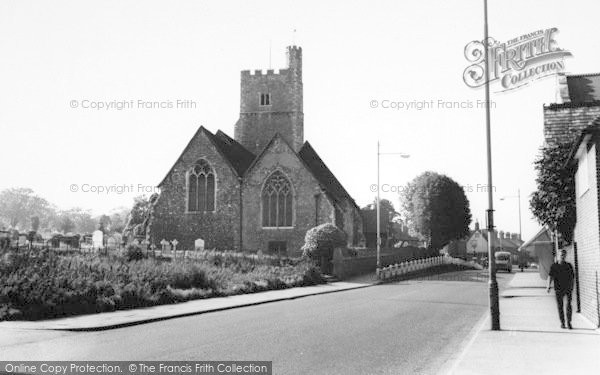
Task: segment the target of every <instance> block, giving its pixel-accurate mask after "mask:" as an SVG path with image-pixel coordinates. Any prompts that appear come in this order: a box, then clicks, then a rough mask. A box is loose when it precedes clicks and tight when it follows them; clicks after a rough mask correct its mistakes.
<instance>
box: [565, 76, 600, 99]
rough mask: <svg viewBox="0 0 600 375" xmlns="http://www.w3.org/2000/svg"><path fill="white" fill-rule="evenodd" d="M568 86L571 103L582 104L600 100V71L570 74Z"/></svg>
mask: <svg viewBox="0 0 600 375" xmlns="http://www.w3.org/2000/svg"><path fill="white" fill-rule="evenodd" d="M567 86H568V87H569V98H570V99H571V103H574V104H581V103H590V102H596V101H599V100H600V73H594V74H580V75H568V76H567Z"/></svg>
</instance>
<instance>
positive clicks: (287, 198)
mask: <svg viewBox="0 0 600 375" xmlns="http://www.w3.org/2000/svg"><path fill="white" fill-rule="evenodd" d="M292 200H293V194H292V185H291V184H290V181H289V180H288V179H287V178H286V177H285V175H284V174H283V173H281V172H280V171H275V172H273V173H272V174H271V176H269V178H268V179H267V181H266V183H265V186H264V187H263V191H262V223H263V227H269V228H277V227H291V226H292V208H293V207H292Z"/></svg>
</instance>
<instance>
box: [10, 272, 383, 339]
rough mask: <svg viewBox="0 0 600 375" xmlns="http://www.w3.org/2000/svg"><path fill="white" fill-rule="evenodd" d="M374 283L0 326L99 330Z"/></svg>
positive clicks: (365, 280) (370, 278) (354, 281)
mask: <svg viewBox="0 0 600 375" xmlns="http://www.w3.org/2000/svg"><path fill="white" fill-rule="evenodd" d="M376 283H377V280H376V278H375V275H374V274H367V275H362V276H358V277H355V278H351V279H349V280H346V281H339V282H332V283H328V284H320V285H314V286H305V287H297V288H290V289H282V290H271V291H266V292H260V293H252V294H241V295H236V296H229V297H217V298H209V299H201V300H194V301H188V302H183V303H177V304H172V305H160V306H153V307H147V308H140V309H132V310H119V311H112V312H105V313H99V314H89V315H78V316H73V317H66V318H59V319H49V320H40V321H5V322H0V328H8V329H29V330H65V331H102V330H108V329H114V328H122V327H128V326H133V325H137V324H145V323H150V322H156V321H161V320H166V319H173V318H179V317H184V316H190V315H197V314H204V313H209V312H215V311H222V310H228V309H233V308H238V307H244V306H253V305H260V304H263V303H269V302H276V301H284V300H291V299H296V298H301V297H307V296H314V295H318V294H326V293H333V292H339V291H344V290H351V289H357V288H364V287H367V286H370V285H373V284H376Z"/></svg>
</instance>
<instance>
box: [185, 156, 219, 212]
mask: <svg viewBox="0 0 600 375" xmlns="http://www.w3.org/2000/svg"><path fill="white" fill-rule="evenodd" d="M214 210H215V173H214V171H213V169H212V167H211V166H210V164H208V162H207V161H206V160H204V159H200V160H198V161H197V162H196V164H194V167H193V168H192V169H191V170H190V171H189V173H188V211H189V212H203V211H214Z"/></svg>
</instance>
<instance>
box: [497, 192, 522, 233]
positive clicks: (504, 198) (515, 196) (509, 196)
mask: <svg viewBox="0 0 600 375" xmlns="http://www.w3.org/2000/svg"><path fill="white" fill-rule="evenodd" d="M508 198H517V200H518V201H519V240H522V239H523V237H521V236H522V233H521V189H517V195H507V196H505V197H502V198H500V200H501V201H504V200H506V199H508Z"/></svg>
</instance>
